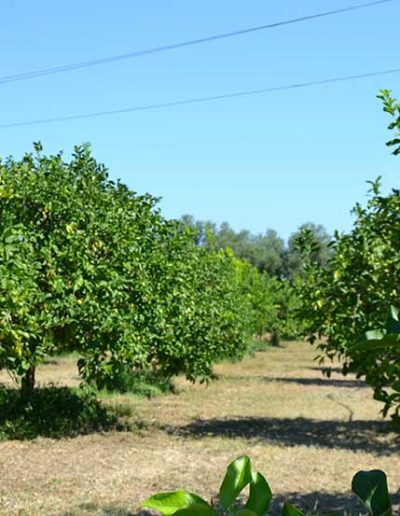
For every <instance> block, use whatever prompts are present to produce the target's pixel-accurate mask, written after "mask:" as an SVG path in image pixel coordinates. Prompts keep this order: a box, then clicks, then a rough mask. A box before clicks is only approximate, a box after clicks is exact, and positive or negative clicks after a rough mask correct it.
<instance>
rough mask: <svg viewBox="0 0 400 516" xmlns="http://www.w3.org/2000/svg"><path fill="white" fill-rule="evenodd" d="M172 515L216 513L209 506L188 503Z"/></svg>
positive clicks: (194, 515) (200, 515)
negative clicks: (187, 505)
mask: <svg viewBox="0 0 400 516" xmlns="http://www.w3.org/2000/svg"><path fill="white" fill-rule="evenodd" d="M174 516H217V513H216V512H215V511H214V510H213V509H211V507H209V506H206V505H203V504H199V503H195V504H193V505H189V507H185V508H184V509H179V511H177V512H174ZM249 516H251V515H249Z"/></svg>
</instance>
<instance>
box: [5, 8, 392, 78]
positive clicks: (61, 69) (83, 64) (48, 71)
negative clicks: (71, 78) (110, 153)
mask: <svg viewBox="0 0 400 516" xmlns="http://www.w3.org/2000/svg"><path fill="white" fill-rule="evenodd" d="M392 1H393V0H375V1H373V2H368V3H365V4H359V5H354V6H350V7H344V8H341V9H334V10H332V11H325V12H321V13H316V14H311V15H307V16H302V17H300V18H292V19H290V20H283V21H279V22H275V23H269V24H265V25H258V26H256V27H249V28H246V29H241V30H236V31H232V32H225V33H222V34H214V35H211V36H204V37H202V38H198V39H192V40H188V41H181V42H180V43H173V44H170V45H162V46H158V47H152V48H148V49H144V50H135V51H132V52H127V53H125V54H116V55H112V56H107V57H100V58H98V59H91V60H88V61H80V62H77V63H70V64H66V65H62V66H55V67H51V68H43V69H41V70H34V71H32V72H25V73H20V74H14V75H6V76H3V77H0V84H6V83H9V82H16V81H24V80H28V79H36V78H38V77H43V76H46V75H53V74H57V73H65V72H70V71H73V70H79V69H82V68H90V67H92V66H99V65H103V64H108V63H114V62H116V61H122V60H125V59H133V58H136V57H143V56H146V55H150V54H158V53H161V52H167V51H170V50H176V49H179V48H184V47H189V46H194V45H200V44H202V43H208V42H211V41H216V40H220V39H226V38H232V37H235V36H243V35H244V34H249V33H251V32H258V31H262V30H267V29H274V28H277V27H281V26H283V25H290V24H295V23H300V22H305V21H310V20H315V19H318V18H324V17H327V16H333V15H336V14H342V13H346V12H349V11H356V10H359V9H365V8H367V7H372V6H377V5H381V4H387V3H389V2H392Z"/></svg>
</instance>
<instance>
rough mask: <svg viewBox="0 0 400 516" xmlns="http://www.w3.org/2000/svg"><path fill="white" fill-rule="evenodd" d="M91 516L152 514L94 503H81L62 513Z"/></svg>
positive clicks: (146, 515)
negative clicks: (93, 515) (92, 515)
mask: <svg viewBox="0 0 400 516" xmlns="http://www.w3.org/2000/svg"><path fill="white" fill-rule="evenodd" d="M91 514H95V515H96V516H136V515H137V514H141V515H142V516H150V515H153V514H154V513H150V512H142V513H138V512H134V511H133V510H129V509H128V508H126V507H122V506H119V505H98V504H95V503H83V504H81V505H79V507H77V508H76V509H71V510H69V511H67V512H64V513H63V514H62V516H90V515H91Z"/></svg>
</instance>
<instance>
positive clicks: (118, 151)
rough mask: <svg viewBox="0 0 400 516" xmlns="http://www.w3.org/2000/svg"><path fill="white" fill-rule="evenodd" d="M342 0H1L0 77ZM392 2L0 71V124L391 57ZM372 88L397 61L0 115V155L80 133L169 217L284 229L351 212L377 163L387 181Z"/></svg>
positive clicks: (340, 221) (382, 131)
mask: <svg viewBox="0 0 400 516" xmlns="http://www.w3.org/2000/svg"><path fill="white" fill-rule="evenodd" d="M360 3H365V2H363V1H355V0H305V1H303V2H299V1H298V0H280V1H266V0H247V1H246V2H243V1H237V0H229V1H228V0H217V1H216V0H203V1H202V2H188V1H187V0H186V1H183V0H168V1H166V0H147V1H146V2H143V1H142V2H138V1H135V0H113V1H112V2H110V1H109V0H107V1H106V0H96V1H94V0H85V1H82V0H79V1H78V0H69V1H68V2H64V1H63V2H61V1H57V2H54V1H50V0H36V1H35V2H32V1H30V0H18V1H17V0H2V1H1V3H0V15H1V20H2V30H1V32H0V48H1V52H0V62H1V69H0V76H2V77H3V76H7V75H11V74H19V73H24V72H29V71H32V70H37V69H41V68H47V67H53V66H59V65H63V64H68V63H72V62H77V61H83V60H89V59H95V58H98V57H103V56H108V55H113V54H121V53H125V52H130V51H133V50H140V49H145V48H149V47H154V46H157V45H165V44H173V43H177V42H180V41H184V40H188V39H194V38H199V37H203V36H207V35H211V34H215V33H221V32H229V31H233V30H237V29H242V28H246V27H251V26H255V25H261V24H266V23H272V22H276V21H281V20H285V19H289V18H295V17H300V16H304V15H309V14H314V13H317V12H322V11H327V10H331V9H337V8H341V7H347V6H354V5H358V4H360ZM399 19H400V1H399V0H393V1H392V2H390V3H388V4H383V5H380V6H375V7H369V8H366V9H362V10H357V11H353V12H348V13H345V14H338V15H336V16H332V17H327V18H320V19H317V20H311V21H307V22H304V23H299V24H293V25H287V26H283V27H279V28H275V29H271V30H266V31H260V32H256V33H252V34H247V35H243V36H239V37H235V38H229V39H225V40H220V41H214V42H210V43H205V44H202V45H199V46H192V47H186V48H181V49H177V50H173V51H171V52H167V53H160V54H154V55H149V56H143V57H141V58H135V59H130V60H124V61H120V62H116V63H112V64H107V65H103V66H98V67H94V68H88V69H83V70H76V71H73V72H69V73H64V74H55V75H51V76H46V77H42V78H37V79H31V80H27V81H19V82H13V83H7V84H0V90H1V97H0V98H1V114H0V124H7V123H12V122H20V121H29V120H35V119H41V118H49V117H53V116H54V117H56V116H64V115H73V114H79V113H88V112H93V111H101V110H112V109H119V108H126V107H131V106H132V107H133V106H137V105H143V104H152V103H158V102H169V101H175V100H181V99H189V98H193V97H203V96H208V95H219V94H224V93H230V92H235V91H241V90H250V89H258V88H267V87H273V86H281V85H283V86H284V85H288V84H292V83H298V82H308V81H313V80H320V79H327V78H331V77H336V76H343V75H352V74H357V73H365V72H370V71H371V72H372V71H377V70H384V69H389V68H399V67H400V53H399V45H398V28H399ZM380 88H387V89H392V90H393V91H394V93H395V94H397V96H400V74H393V75H386V76H381V77H373V78H368V79H360V80H355V81H350V82H343V83H336V84H326V85H320V86H313V87H309V88H304V89H298V90H288V91H279V92H273V93H267V94H262V95H256V96H252V97H242V98H235V99H226V100H220V101H216V102H210V103H202V104H193V105H186V106H177V107H173V108H166V109H160V110H154V111H142V112H136V113H126V114H119V115H113V116H107V117H100V118H92V119H86V120H85V119H84V120H71V121H64V122H60V123H52V124H43V125H35V126H25V127H15V128H7V129H4V128H3V129H0V155H1V156H2V157H5V156H7V155H14V156H15V157H20V156H21V155H22V154H23V153H24V152H25V151H28V150H30V149H31V148H32V142H33V141H37V140H41V142H42V144H43V145H44V148H45V151H47V152H57V151H58V150H61V149H63V150H65V151H66V153H67V154H68V153H69V152H70V151H71V149H72V148H73V146H74V145H76V144H79V143H82V142H91V143H92V148H93V153H94V155H95V157H96V158H97V159H98V160H100V161H102V162H104V163H105V164H106V165H107V167H108V168H109V171H110V175H111V178H113V179H116V178H121V179H122V181H123V182H125V183H127V184H128V185H129V186H130V187H131V188H132V189H134V190H135V191H138V192H140V193H144V192H149V193H151V194H153V195H155V196H160V197H162V201H161V208H162V211H163V213H164V215H165V216H167V217H179V216H180V215H182V214H184V213H190V214H192V215H194V216H195V217H196V218H199V219H211V220H213V221H215V222H217V223H220V222H222V221H227V222H229V223H230V224H231V225H232V226H233V227H234V228H236V229H241V228H246V229H250V230H251V231H253V232H264V231H265V230H266V228H268V227H272V228H274V229H276V230H277V231H278V233H279V234H280V235H281V236H282V237H284V238H287V237H288V236H289V235H290V233H292V232H293V231H294V230H295V229H296V228H297V227H298V226H299V225H300V224H301V223H303V222H307V221H313V222H317V223H321V224H323V225H325V227H326V228H327V229H328V230H329V231H330V232H331V231H333V230H334V229H339V230H346V229H349V228H350V226H351V217H350V214H349V212H350V209H351V207H352V206H353V205H354V204H355V202H356V201H361V202H363V201H364V200H365V198H366V191H367V185H366V183H365V181H366V180H368V179H373V178H375V177H376V176H378V175H382V176H383V178H384V184H385V185H386V187H389V186H392V185H396V186H397V187H398V173H399V170H398V169H399V166H398V165H399V162H398V159H397V161H396V158H394V157H392V156H391V155H390V153H389V152H388V150H387V149H386V148H385V145H384V143H385V141H386V140H387V139H388V137H389V133H388V132H387V130H386V126H387V124H388V123H389V119H388V118H387V115H385V114H384V113H383V112H382V110H381V105H380V103H379V101H378V100H377V99H376V98H375V96H376V94H377V92H378V90H379V89H380Z"/></svg>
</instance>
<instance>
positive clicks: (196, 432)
mask: <svg viewBox="0 0 400 516" xmlns="http://www.w3.org/2000/svg"><path fill="white" fill-rule="evenodd" d="M314 355H315V352H314V350H313V349H312V348H311V347H310V346H308V345H307V344H304V343H288V344H284V346H283V347H281V348H272V349H270V350H268V351H267V352H264V353H257V354H256V356H255V357H253V358H249V359H246V360H245V361H243V362H241V363H236V364H220V365H219V366H218V367H217V368H216V373H217V374H218V375H219V379H218V380H216V381H214V382H212V383H211V384H209V385H208V386H207V385H191V384H189V383H188V382H186V381H184V380H181V379H179V380H178V381H177V382H176V389H177V390H178V392H179V395H174V394H169V395H167V396H164V397H159V398H153V399H151V400H147V399H143V398H137V397H135V396H132V395H131V396H111V397H110V398H108V399H106V400H105V402H106V403H112V404H117V405H118V404H120V405H121V404H122V405H124V406H125V407H127V408H128V409H129V408H131V410H132V415H130V416H129V417H130V418H131V420H133V421H137V422H140V423H141V428H142V429H141V430H140V431H139V430H138V431H135V432H130V433H110V434H104V435H99V434H94V435H90V436H81V437H77V438H75V439H64V440H52V439H36V440H34V441H31V442H17V441H8V442H3V443H1V444H0V473H1V482H0V514H1V515H3V514H4V515H17V514H18V515H29V516H30V515H33V516H35V515H42V514H45V515H52V514H53V515H64V516H67V515H70V516H72V515H81V514H82V515H103V516H105V515H128V514H137V505H138V502H139V501H140V500H142V499H144V498H145V497H147V496H148V495H150V494H153V493H154V492H156V491H158V490H168V489H176V488H178V487H184V488H186V489H189V490H193V491H196V492H199V494H201V495H203V496H205V497H206V498H210V497H212V496H214V495H215V492H216V490H217V488H218V485H219V481H220V479H221V478H222V475H223V473H224V470H225V467H226V465H227V463H228V462H230V461H231V460H232V459H233V458H235V457H236V456H238V455H240V454H243V453H246V454H248V455H250V456H251V458H252V459H253V461H254V463H255V466H256V467H257V468H258V469H259V470H261V471H262V472H264V473H265V474H266V476H267V478H268V479H269V482H270V484H271V487H272V489H273V491H274V493H275V494H276V495H277V497H278V500H282V499H284V498H291V499H293V500H295V501H297V502H298V503H299V504H300V505H303V506H304V507H307V508H312V507H313V506H315V504H316V503H317V501H319V507H320V509H321V510H327V509H337V510H342V509H344V508H348V507H352V506H353V505H354V502H353V498H351V497H350V495H349V487H350V483H351V478H352V476H353V474H354V473H355V471H357V470H358V469H372V468H382V469H384V470H385V471H386V472H387V474H388V477H389V481H390V487H391V490H392V491H396V490H397V489H398V488H399V486H400V467H399V466H400V455H399V452H400V442H399V441H398V440H396V436H395V435H394V434H393V433H390V432H388V429H387V426H386V424H385V423H384V422H382V420H381V418H380V416H379V410H380V408H381V407H380V404H379V403H377V402H375V401H374V400H372V397H371V391H370V389H369V388H368V387H365V386H364V384H363V383H362V382H359V381H357V380H355V379H354V378H351V377H346V378H343V377H342V376H341V375H340V374H338V373H334V374H333V375H332V378H330V379H324V378H322V375H321V371H320V370H319V369H318V367H317V365H316V363H315V362H314V361H313V358H314ZM39 379H40V381H41V382H49V381H52V382H56V383H61V384H65V383H67V384H70V385H71V384H74V383H75V382H78V383H79V381H78V379H77V376H76V369H75V368H74V365H73V362H72V361H71V360H70V359H68V358H62V359H60V360H59V362H58V363H57V364H49V365H47V366H45V367H44V368H42V370H41V371H40V372H39ZM127 413H129V410H127Z"/></svg>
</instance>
